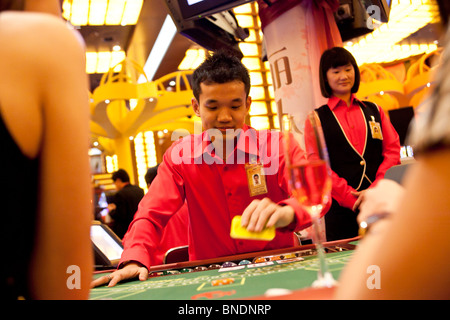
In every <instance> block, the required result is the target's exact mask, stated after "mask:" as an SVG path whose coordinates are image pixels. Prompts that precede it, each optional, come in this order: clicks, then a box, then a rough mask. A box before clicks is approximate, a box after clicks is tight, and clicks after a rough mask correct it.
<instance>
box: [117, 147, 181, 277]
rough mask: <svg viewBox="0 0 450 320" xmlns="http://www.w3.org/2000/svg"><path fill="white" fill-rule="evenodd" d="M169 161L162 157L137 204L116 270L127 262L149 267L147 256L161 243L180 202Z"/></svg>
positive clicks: (178, 184)
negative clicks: (153, 176)
mask: <svg viewBox="0 0 450 320" xmlns="http://www.w3.org/2000/svg"><path fill="white" fill-rule="evenodd" d="M167 154H170V149H169V152H166V153H165V155H167ZM169 158H170V157H168V156H164V160H163V162H162V163H161V165H160V166H159V168H158V174H157V176H156V178H155V180H153V182H152V184H151V185H150V189H149V191H148V192H147V194H146V195H145V196H144V198H142V200H141V202H140V203H139V207H138V210H137V212H136V214H135V216H134V219H133V221H132V222H131V224H130V226H129V228H128V231H127V233H126V234H125V236H124V239H123V246H124V251H123V253H122V257H121V259H120V262H119V268H120V267H121V265H122V264H123V263H124V262H126V261H130V260H132V261H137V262H139V263H141V264H143V265H144V266H145V267H146V268H149V267H150V266H151V265H152V261H151V256H153V253H154V252H155V251H156V250H155V248H156V246H157V245H158V244H159V243H160V241H161V237H162V233H163V229H164V227H165V226H166V224H167V222H168V221H169V219H170V218H171V217H172V216H173V215H174V214H175V213H176V212H177V211H178V210H179V209H180V208H181V207H182V205H183V203H184V189H183V180H182V178H181V176H180V175H179V174H178V173H177V171H176V169H175V166H174V165H173V163H171V161H170V159H169Z"/></svg>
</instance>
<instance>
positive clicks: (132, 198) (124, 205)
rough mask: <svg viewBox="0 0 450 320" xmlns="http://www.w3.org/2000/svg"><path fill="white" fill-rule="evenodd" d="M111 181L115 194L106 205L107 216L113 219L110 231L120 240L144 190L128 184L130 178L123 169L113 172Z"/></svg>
mask: <svg viewBox="0 0 450 320" xmlns="http://www.w3.org/2000/svg"><path fill="white" fill-rule="evenodd" d="M112 180H113V181H114V185H115V186H116V189H117V192H116V194H114V196H113V197H112V200H111V203H109V204H108V210H109V215H110V217H111V218H112V219H113V221H112V223H111V229H112V230H113V231H114V233H115V234H116V235H117V236H118V237H119V238H121V239H122V238H123V236H124V235H125V233H126V232H127V230H128V226H129V225H130V223H131V221H132V220H133V217H134V214H135V213H136V211H137V208H138V205H139V202H140V201H141V199H142V197H144V190H142V188H140V187H138V186H135V185H133V184H131V183H130V176H129V175H128V173H127V172H126V171H125V170H124V169H119V170H117V171H116V172H114V173H113V174H112Z"/></svg>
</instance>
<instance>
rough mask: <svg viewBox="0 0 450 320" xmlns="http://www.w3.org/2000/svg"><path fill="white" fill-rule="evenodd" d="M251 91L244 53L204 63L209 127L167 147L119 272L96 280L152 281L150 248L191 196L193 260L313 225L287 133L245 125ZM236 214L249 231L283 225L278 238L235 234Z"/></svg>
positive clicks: (202, 107)
mask: <svg viewBox="0 0 450 320" xmlns="http://www.w3.org/2000/svg"><path fill="white" fill-rule="evenodd" d="M249 91H250V78H249V74H248V71H247V69H246V68H245V67H244V65H243V64H242V63H241V62H240V60H239V59H237V58H236V57H232V56H229V55H227V54H225V53H223V52H219V53H215V54H214V55H213V56H212V57H209V58H208V59H207V60H206V61H205V62H204V63H203V64H202V65H201V66H200V67H199V68H197V70H196V71H195V72H194V74H193V93H194V97H195V98H193V99H192V107H193V109H194V111H195V113H196V115H198V116H199V117H200V118H201V121H202V126H203V130H204V131H203V132H202V133H201V134H194V135H191V136H188V137H185V138H184V139H181V140H179V141H177V142H175V143H174V144H173V145H172V146H171V147H170V148H169V149H168V150H167V151H166V152H165V154H164V158H163V161H162V163H161V164H160V166H159V170H158V175H157V176H156V178H155V180H154V181H153V183H152V184H151V186H150V189H149V191H148V193H147V194H146V196H145V197H144V198H143V199H142V201H141V203H140V205H139V208H138V211H137V212H136V215H135V218H134V220H133V222H132V223H131V225H130V228H129V230H128V232H127V234H126V235H125V238H124V241H123V244H124V252H123V254H122V257H121V261H120V264H119V270H117V271H115V272H114V273H112V274H111V275H110V276H105V277H102V278H100V279H98V280H97V281H95V282H94V283H93V285H100V284H104V283H108V282H109V286H114V285H115V284H116V283H117V282H118V281H121V280H124V279H128V278H134V277H138V278H139V279H140V280H145V279H147V277H148V268H149V267H150V266H151V265H152V264H153V262H152V261H151V258H150V257H151V254H150V253H151V252H153V251H154V250H155V248H156V246H157V245H158V243H159V241H160V234H161V230H162V228H163V227H164V225H165V224H166V223H167V221H168V220H169V219H170V218H171V216H172V215H173V214H175V213H176V212H177V211H178V209H179V208H181V207H182V206H183V204H184V202H185V201H186V204H187V207H188V212H189V257H190V260H196V259H207V258H213V257H219V256H226V255H233V254H239V253H245V252H254V251H260V250H268V249H274V248H283V247H290V246H293V245H294V237H293V231H298V230H301V229H303V228H306V227H308V226H309V225H310V224H311V219H310V217H309V215H308V214H307V213H306V211H304V210H302V209H301V207H300V205H299V203H298V202H297V200H295V199H294V198H291V197H290V191H289V187H288V181H287V178H286V175H285V161H284V150H283V146H284V144H283V140H282V135H281V134H280V133H279V132H274V131H268V130H263V131H257V130H255V129H253V128H251V127H249V126H247V125H246V124H245V118H246V116H247V115H248V112H249V109H250V104H251V97H250V96H249ZM290 148H292V149H291V150H289V151H290V152H291V153H293V154H294V157H296V158H298V159H300V158H302V157H304V152H303V150H302V149H301V148H300V147H299V146H298V145H296V146H292V147H290ZM255 174H258V175H259V177H260V181H259V182H260V183H259V184H258V185H255V184H254V183H253V176H254V175H255ZM324 212H326V210H324ZM236 215H242V218H241V225H242V226H243V227H246V228H247V230H249V231H255V232H259V231H262V230H263V229H264V228H265V227H271V226H275V227H276V236H275V238H274V239H273V240H272V241H255V240H241V239H232V238H231V237H230V226H231V220H232V218H233V217H234V216H236Z"/></svg>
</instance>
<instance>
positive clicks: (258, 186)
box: [245, 163, 267, 197]
mask: <svg viewBox="0 0 450 320" xmlns="http://www.w3.org/2000/svg"><path fill="white" fill-rule="evenodd" d="M245 171H246V172H247V182H248V191H249V192H250V197H254V196H257V195H260V194H264V193H267V184H266V176H265V175H264V168H263V166H262V165H261V164H257V163H247V164H245Z"/></svg>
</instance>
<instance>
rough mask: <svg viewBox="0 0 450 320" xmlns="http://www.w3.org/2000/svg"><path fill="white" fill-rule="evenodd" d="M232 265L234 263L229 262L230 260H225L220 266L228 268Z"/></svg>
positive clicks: (234, 264)
mask: <svg viewBox="0 0 450 320" xmlns="http://www.w3.org/2000/svg"><path fill="white" fill-rule="evenodd" d="M234 266H236V263H234V262H231V261H227V262H224V263H223V264H222V267H221V268H229V267H234Z"/></svg>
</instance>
